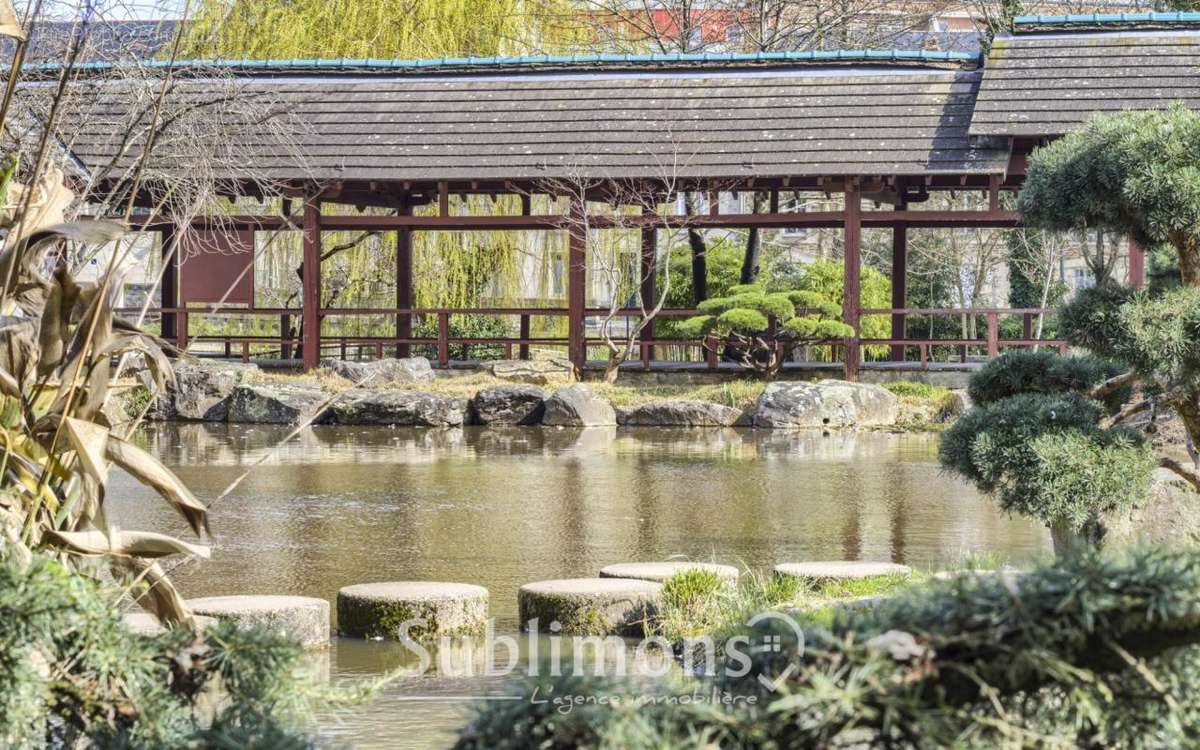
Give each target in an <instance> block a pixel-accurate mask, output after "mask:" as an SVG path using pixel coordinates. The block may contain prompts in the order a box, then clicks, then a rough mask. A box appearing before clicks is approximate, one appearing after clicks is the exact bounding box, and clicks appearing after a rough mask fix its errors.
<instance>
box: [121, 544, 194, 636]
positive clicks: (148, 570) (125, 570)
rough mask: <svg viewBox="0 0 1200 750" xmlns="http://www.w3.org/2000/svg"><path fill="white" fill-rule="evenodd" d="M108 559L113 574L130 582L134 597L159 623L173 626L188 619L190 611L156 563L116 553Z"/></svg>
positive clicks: (190, 614) (190, 615)
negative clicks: (120, 555)
mask: <svg viewBox="0 0 1200 750" xmlns="http://www.w3.org/2000/svg"><path fill="white" fill-rule="evenodd" d="M110 560H111V562H110V565H111V567H112V570H113V574H114V575H116V576H117V577H119V578H122V579H124V578H131V579H132V580H133V581H134V586H133V591H132V594H133V597H134V600H135V601H136V602H137V603H138V605H140V606H141V607H142V608H143V609H145V610H146V611H147V612H150V613H151V614H153V615H154V616H155V617H157V618H158V620H159V622H162V623H165V624H167V625H174V624H175V623H178V622H183V621H185V620H190V619H191V617H192V610H191V609H190V608H189V607H188V605H187V602H185V601H184V600H183V597H182V596H180V595H179V591H177V590H176V589H175V586H174V585H172V583H171V581H170V579H168V578H167V574H166V573H164V572H163V569H162V567H160V566H159V564H158V563H156V562H151V561H149V560H141V559H138V558H136V557H119V556H117V557H112V558H110Z"/></svg>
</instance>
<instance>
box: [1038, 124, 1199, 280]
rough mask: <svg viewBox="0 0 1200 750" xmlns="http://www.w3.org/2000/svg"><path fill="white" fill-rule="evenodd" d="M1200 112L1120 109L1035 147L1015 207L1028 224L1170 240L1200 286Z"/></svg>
mask: <svg viewBox="0 0 1200 750" xmlns="http://www.w3.org/2000/svg"><path fill="white" fill-rule="evenodd" d="M1197 165H1200V114H1197V113H1196V112H1193V111H1192V110H1190V109H1188V108H1187V107H1185V106H1184V105H1183V104H1182V103H1175V104H1173V105H1172V106H1171V107H1170V108H1169V109H1167V110H1166V111H1147V112H1122V113H1120V114H1114V115H1103V116H1099V117H1096V118H1095V119H1093V120H1092V121H1091V122H1090V123H1089V124H1088V126H1087V127H1085V128H1082V129H1080V130H1077V131H1074V132H1072V133H1070V134H1069V135H1067V136H1066V137H1064V138H1061V139H1059V140H1056V141H1054V142H1052V143H1050V144H1049V145H1047V146H1044V147H1042V148H1040V149H1038V150H1036V151H1034V153H1033V155H1032V157H1031V158H1030V162H1029V172H1028V174H1027V175H1026V178H1025V184H1024V186H1023V187H1022V188H1021V193H1020V195H1019V197H1018V200H1017V204H1018V207H1019V209H1020V211H1021V215H1022V216H1023V217H1024V219H1025V222H1026V224H1027V225H1029V226H1031V227H1033V228H1036V229H1049V230H1057V231H1066V230H1071V229H1099V230H1103V231H1111V232H1115V233H1117V234H1124V235H1129V236H1130V237H1132V238H1133V239H1134V241H1136V242H1137V243H1138V244H1140V245H1141V246H1142V247H1152V246H1154V245H1156V244H1159V243H1168V244H1170V245H1171V246H1172V247H1174V248H1175V251H1176V253H1177V254H1178V256H1179V266H1180V271H1181V273H1182V277H1183V281H1184V283H1185V284H1188V285H1200V166H1197Z"/></svg>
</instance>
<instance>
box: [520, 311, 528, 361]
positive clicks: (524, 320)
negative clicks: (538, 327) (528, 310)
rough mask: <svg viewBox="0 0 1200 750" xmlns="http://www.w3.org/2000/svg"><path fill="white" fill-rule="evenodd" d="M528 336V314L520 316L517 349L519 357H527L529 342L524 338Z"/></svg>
mask: <svg viewBox="0 0 1200 750" xmlns="http://www.w3.org/2000/svg"><path fill="white" fill-rule="evenodd" d="M528 338H529V316H528V315H522V316H521V345H520V347H519V348H518V349H517V351H518V352H520V355H521V359H529V344H528V343H526V340H527V339H528Z"/></svg>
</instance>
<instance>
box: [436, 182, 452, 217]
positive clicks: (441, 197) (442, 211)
mask: <svg viewBox="0 0 1200 750" xmlns="http://www.w3.org/2000/svg"><path fill="white" fill-rule="evenodd" d="M438 217H440V218H443V219H448V218H450V185H449V183H445V182H439V183H438Z"/></svg>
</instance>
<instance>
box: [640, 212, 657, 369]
mask: <svg viewBox="0 0 1200 750" xmlns="http://www.w3.org/2000/svg"><path fill="white" fill-rule="evenodd" d="M657 255H658V232H657V231H656V230H655V229H653V228H647V229H643V230H642V258H641V264H640V269H639V270H640V275H641V298H642V307H643V309H646V310H653V309H654V306H655V305H656V304H657V302H658V290H657V289H656V284H655V278H654V276H655V271H656V264H655V259H656V257H657ZM641 338H642V339H643V340H647V339H649V340H653V339H654V319H653V318H651V319H650V321H649V322H647V323H646V325H645V326H643V328H642V335H641ZM641 354H642V365H643V366H644V367H649V366H650V361H651V360H653V359H654V346H653V345H651V344H642V351H641Z"/></svg>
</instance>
